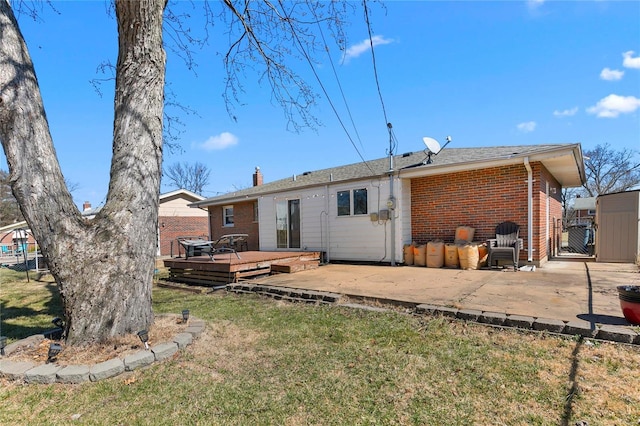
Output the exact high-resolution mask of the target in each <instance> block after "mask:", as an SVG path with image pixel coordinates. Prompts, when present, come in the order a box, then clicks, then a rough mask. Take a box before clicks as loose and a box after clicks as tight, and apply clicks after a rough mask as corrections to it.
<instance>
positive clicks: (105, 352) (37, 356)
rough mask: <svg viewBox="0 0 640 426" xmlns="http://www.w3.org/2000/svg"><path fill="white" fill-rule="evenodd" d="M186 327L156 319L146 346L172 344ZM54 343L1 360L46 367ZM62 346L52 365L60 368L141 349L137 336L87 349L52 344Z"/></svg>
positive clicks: (172, 319)
mask: <svg viewBox="0 0 640 426" xmlns="http://www.w3.org/2000/svg"><path fill="white" fill-rule="evenodd" d="M187 326H188V324H184V323H182V317H181V316H178V315H158V316H156V318H155V322H154V324H153V326H152V327H151V328H150V329H149V342H148V343H149V346H153V345H155V344H158V343H162V342H171V341H172V340H173V338H174V337H175V336H176V335H177V334H179V333H181V332H182V331H183V330H184V329H185V328H186V327H187ZM51 343H54V341H53V340H49V339H44V340H43V341H41V342H40V343H38V344H37V345H35V346H30V347H27V346H25V347H22V348H20V349H18V350H16V351H15V352H13V353H11V354H10V355H8V356H7V357H5V358H4V359H8V360H11V361H29V362H33V363H36V364H39V363H46V362H47V358H48V352H49V345H50V344H51ZM55 343H60V344H61V345H62V351H61V352H60V354H59V355H58V356H57V357H56V359H55V361H54V362H55V363H56V364H57V365H60V366H67V365H83V364H84V365H92V364H98V363H101V362H104V361H108V360H110V359H113V358H123V357H125V356H127V355H130V354H133V353H135V352H137V351H139V350H141V349H143V348H144V345H143V344H142V342H141V341H140V338H138V336H137V335H136V334H131V335H128V336H122V337H118V338H113V339H111V340H109V341H107V342H105V343H102V344H96V345H86V346H66V345H65V344H64V342H58V341H55Z"/></svg>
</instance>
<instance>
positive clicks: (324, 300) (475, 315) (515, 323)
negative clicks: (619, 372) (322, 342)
mask: <svg viewBox="0 0 640 426" xmlns="http://www.w3.org/2000/svg"><path fill="white" fill-rule="evenodd" d="M227 291H230V292H234V293H238V294H243V293H257V294H259V295H261V296H267V297H272V298H274V299H276V300H284V301H287V302H298V303H300V302H302V303H306V304H316V305H317V304H333V305H336V306H344V307H349V308H359V309H368V310H378V311H379V310H385V308H384V307H382V308H377V307H375V306H371V305H367V304H357V303H341V298H342V296H343V295H342V294H337V293H331V292H325V291H316V290H304V289H297V288H291V287H280V286H269V285H262V284H252V283H238V284H229V285H227ZM345 296H346V297H347V298H350V299H353V300H364V301H367V302H372V303H376V302H377V303H380V305H381V306H385V305H386V306H388V305H396V306H398V305H399V306H404V307H405V308H407V312H412V313H414V314H416V315H440V316H444V317H448V318H454V319H459V320H464V321H472V322H476V323H479V324H485V325H490V326H496V327H509V328H517V329H521V330H529V331H541V332H548V333H554V334H562V335H567V336H581V337H584V338H591V339H598V340H608V341H612V342H617V343H627V344H632V345H640V329H637V330H636V329H634V328H631V327H629V326H615V325H609V324H597V323H592V322H589V321H581V320H573V321H561V320H557V319H547V318H537V317H530V316H524V315H512V314H505V313H499V312H489V311H480V310H475V309H457V308H450V307H446V306H437V305H430V304H416V303H408V302H407V303H404V302H398V301H394V300H389V299H380V298H375V297H362V296H352V295H349V294H346V295H345Z"/></svg>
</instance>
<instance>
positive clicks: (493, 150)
mask: <svg viewBox="0 0 640 426" xmlns="http://www.w3.org/2000/svg"><path fill="white" fill-rule="evenodd" d="M426 158H427V155H426V153H425V152H424V151H417V152H411V153H406V154H400V155H395V156H394V158H393V168H394V171H396V173H397V174H398V176H399V177H400V178H415V177H421V176H428V175H436V174H445V173H452V172H458V171H465V170H479V169H484V168H488V167H496V166H502V165H508V164H522V163H524V159H525V158H527V159H528V160H529V161H530V162H534V161H541V162H542V163H543V164H544V166H545V167H546V168H547V169H548V170H549V171H550V172H551V173H552V174H553V175H554V177H555V178H556V179H557V180H558V182H560V184H561V185H563V186H565V187H572V186H580V185H581V184H582V182H583V181H584V179H585V174H584V163H583V158H582V150H581V148H580V144H551V145H521V146H497V147H481V148H447V149H444V150H442V151H441V152H440V153H439V154H438V155H436V156H432V157H431V159H432V163H431V164H425V160H426ZM388 174H389V158H388V157H385V158H379V159H377V160H371V161H367V162H366V163H365V162H360V163H355V164H350V165H346V166H339V167H332V168H328V169H323V170H317V171H311V172H304V173H301V174H299V175H293V176H292V177H290V178H286V179H280V180H277V181H274V182H269V183H265V184H263V185H259V186H253V187H250V188H246V189H242V190H240V191H234V192H230V193H228V194H224V195H219V196H216V197H211V198H207V199H205V200H202V201H199V202H196V203H193V204H191V205H190V206H192V207H206V206H214V205H221V204H226V203H231V202H239V201H245V200H251V199H256V198H258V197H259V196H262V195H266V194H273V193H279V192H284V191H289V190H293V189H301V188H306V187H313V186H320V185H327V184H335V183H337V182H348V181H352V180H359V179H367V178H375V177H383V176H387V175H388Z"/></svg>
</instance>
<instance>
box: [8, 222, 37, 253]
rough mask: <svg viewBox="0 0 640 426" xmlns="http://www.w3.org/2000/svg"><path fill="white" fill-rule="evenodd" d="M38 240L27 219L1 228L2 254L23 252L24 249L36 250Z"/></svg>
mask: <svg viewBox="0 0 640 426" xmlns="http://www.w3.org/2000/svg"><path fill="white" fill-rule="evenodd" d="M35 243H36V240H35V238H34V237H33V234H32V233H31V230H30V229H29V225H27V222H26V221H22V222H16V223H12V224H11V225H6V226H3V227H1V228H0V256H9V255H16V254H21V253H22V251H23V250H35Z"/></svg>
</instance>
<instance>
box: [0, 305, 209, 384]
mask: <svg viewBox="0 0 640 426" xmlns="http://www.w3.org/2000/svg"><path fill="white" fill-rule="evenodd" d="M204 327H205V322H204V321H203V320H200V319H196V318H193V317H192V318H191V319H190V320H189V324H188V326H187V327H186V328H185V329H184V331H183V332H181V333H179V334H177V335H176V336H174V338H173V340H172V341H171V342H162V343H158V344H157V345H154V346H151V347H150V348H149V350H146V349H144V350H140V351H138V352H134V353H133V354H130V355H127V356H125V357H124V358H113V359H110V360H108V361H104V362H101V363H98V364H94V365H68V366H64V367H63V366H59V365H56V364H55V363H51V364H35V363H32V362H29V361H11V360H8V359H1V358H0V377H5V378H7V379H10V380H14V381H23V382H24V383H27V384H30V383H38V384H48V383H74V384H77V383H84V382H89V381H91V382H97V381H99V380H104V379H108V378H111V377H115V376H118V375H120V374H122V373H124V372H125V371H134V370H137V369H139V368H142V367H146V366H148V365H151V364H152V363H154V362H160V361H163V360H165V359H167V358H170V357H171V356H173V355H174V354H175V353H176V352H178V350H181V349H185V348H186V347H187V346H188V345H190V344H191V343H193V340H194V339H196V338H198V337H199V336H200V335H201V334H202V332H203V331H204ZM43 339H44V335H36V336H31V337H28V338H26V339H22V340H19V341H17V342H13V343H12V344H10V345H7V347H5V353H7V354H10V353H11V352H13V351H14V350H15V349H17V348H18V347H21V346H25V345H33V344H37V343H38V342H40V341H42V340H43Z"/></svg>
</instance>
